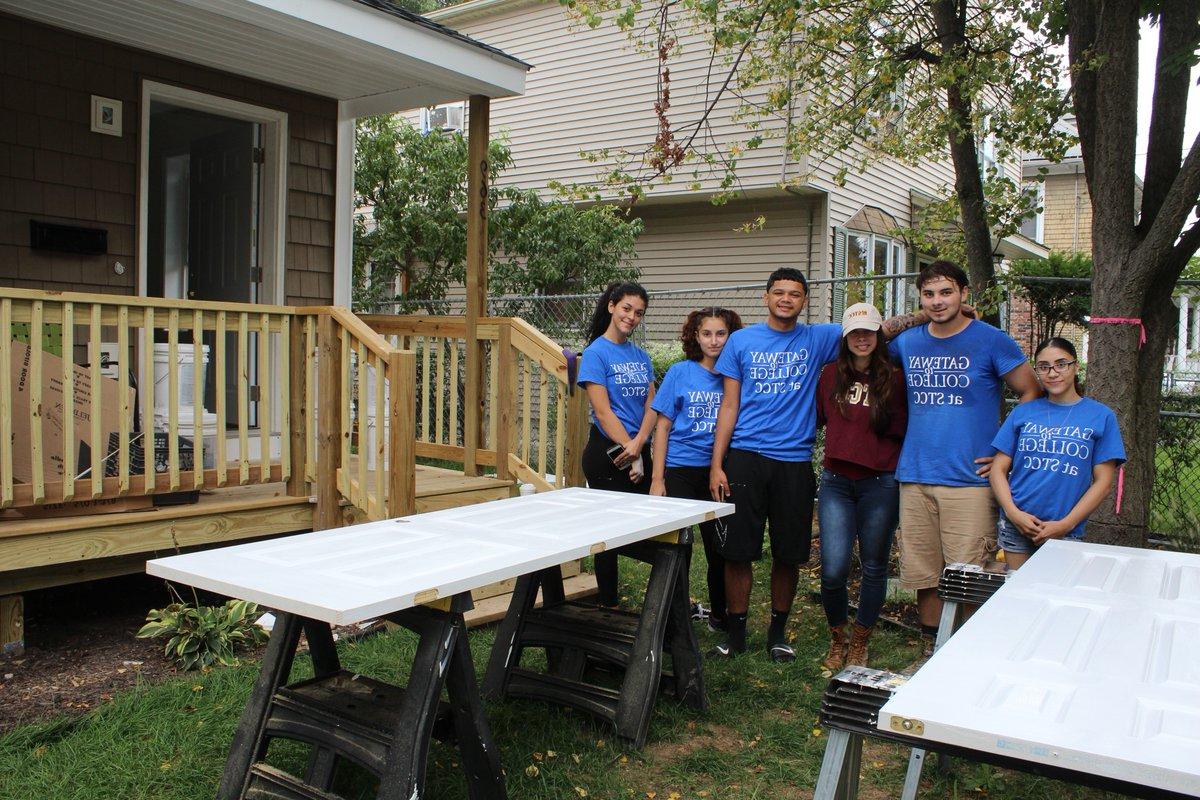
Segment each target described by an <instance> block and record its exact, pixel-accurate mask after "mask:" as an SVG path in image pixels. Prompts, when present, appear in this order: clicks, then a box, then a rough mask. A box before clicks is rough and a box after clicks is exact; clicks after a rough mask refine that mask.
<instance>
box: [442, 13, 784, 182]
mask: <svg viewBox="0 0 1200 800" xmlns="http://www.w3.org/2000/svg"><path fill="white" fill-rule="evenodd" d="M433 17H434V18H435V19H438V20H439V21H441V22H443V23H445V24H448V25H450V26H451V27H455V28H458V29H459V30H461V31H462V32H463V33H465V34H467V35H469V36H474V37H478V38H480V39H483V40H484V41H487V42H488V43H490V44H493V45H495V46H496V47H499V48H501V49H502V50H504V51H505V52H508V53H511V54H513V55H515V56H517V57H518V58H520V59H522V60H524V61H527V62H529V63H531V64H533V69H532V70H531V71H530V73H529V77H528V80H527V82H526V90H525V94H524V95H523V96H521V97H513V98H506V99H503V100H496V101H493V103H492V132H493V135H496V134H497V133H504V134H506V135H507V136H508V139H509V143H510V146H511V147H512V151H513V156H514V159H515V161H516V163H515V165H514V166H513V168H511V169H510V170H508V171H507V172H506V173H505V174H504V176H503V177H502V179H501V180H502V182H503V183H504V184H506V185H516V186H521V187H523V188H532V189H539V190H540V189H544V188H546V186H547V185H548V184H549V183H550V182H551V181H560V182H563V183H588V182H592V181H594V180H595V178H596V177H597V175H599V174H601V173H602V172H604V171H605V170H606V169H611V167H612V161H611V160H608V161H602V162H600V163H595V164H593V163H590V162H588V161H586V160H584V159H583V158H581V157H580V155H579V152H580V151H581V150H599V149H601V148H610V149H611V150H614V151H616V150H619V149H622V148H624V149H627V150H629V151H632V152H641V151H643V150H645V149H646V148H648V147H649V146H650V145H651V144H652V143H653V141H654V138H655V136H656V134H657V126H658V121H657V118H656V117H655V115H654V101H655V99H656V78H657V72H658V65H657V60H656V59H655V58H654V57H653V56H652V54H647V53H642V52H638V51H636V50H635V49H634V48H633V47H632V46H631V44H630V42H629V40H628V38H627V37H626V34H625V33H624V32H623V31H621V30H618V29H617V28H616V26H615V25H612V24H610V23H605V24H603V25H601V26H600V27H598V28H595V29H590V28H587V27H586V26H580V25H573V24H572V23H571V20H570V17H569V16H568V14H567V12H566V10H565V9H563V8H562V6H560V5H559V4H558V3H549V4H535V5H528V6H524V7H515V8H514V7H508V8H507V9H504V10H498V11H497V12H496V13H495V14H494V15H493V16H488V17H486V18H483V19H466V20H464V21H461V22H459V21H457V20H456V19H455V17H454V15H453V14H448V13H446V12H443V13H441V14H435V15H433ZM707 53H708V49H707V45H706V44H705V42H704V40H703V37H702V36H701V35H700V34H698V33H689V34H685V35H682V36H681V37H680V52H679V54H678V55H675V56H673V57H672V58H671V59H670V60H669V61H668V66H669V67H670V72H671V108H670V110H669V111H668V119H669V120H670V121H671V123H672V124H673V125H674V126H679V125H681V124H686V123H687V122H690V121H694V120H697V119H699V118H700V116H701V114H702V110H703V108H704V105H705V94H706V91H712V92H714V93H715V90H716V88H717V86H718V82H719V81H720V80H721V79H722V78H723V72H722V71H721V70H720V68H719V67H714V70H713V76H712V81H711V86H710V85H709V83H710V81H709V80H708V75H707V70H708V58H707ZM737 105H738V101H737V100H736V99H734V98H732V97H727V98H725V99H723V100H722V101H721V103H720V104H719V105H718V108H717V109H716V111H715V112H714V114H713V116H712V117H711V120H712V135H714V136H716V137H718V138H719V139H720V140H722V141H745V140H746V139H748V138H750V136H751V135H752V134H751V133H750V132H748V131H747V130H746V128H745V126H744V125H743V124H742V123H740V122H735V121H734V120H733V119H732V113H733V111H734V110H735V109H736V107H737ZM782 168H783V153H782V149H781V148H780V146H779V144H778V141H777V140H775V141H774V142H772V140H767V142H766V143H764V145H763V146H762V147H761V148H759V149H757V150H754V151H750V152H748V153H746V154H745V155H744V156H743V158H742V159H741V161H740V163H739V168H738V177H739V179H740V181H741V183H742V186H743V188H747V189H755V188H763V187H774V186H776V185H777V184H778V183H779V181H780V178H781V174H782V172H781V170H782ZM690 171H691V170H690V169H684V170H680V171H679V172H678V174H677V177H676V178H675V180H674V181H673V182H672V183H669V184H661V185H659V186H658V187H656V188H655V189H654V190H653V192H652V194H654V195H660V196H669V195H678V194H687V193H689V192H691V191H692V190H691V189H690V188H689V184H690V183H691V182H692V178H691V176H690ZM716 188H717V187H716V185H715V182H714V181H712V180H707V181H705V182H704V183H703V186H702V191H713V190H715V189H716Z"/></svg>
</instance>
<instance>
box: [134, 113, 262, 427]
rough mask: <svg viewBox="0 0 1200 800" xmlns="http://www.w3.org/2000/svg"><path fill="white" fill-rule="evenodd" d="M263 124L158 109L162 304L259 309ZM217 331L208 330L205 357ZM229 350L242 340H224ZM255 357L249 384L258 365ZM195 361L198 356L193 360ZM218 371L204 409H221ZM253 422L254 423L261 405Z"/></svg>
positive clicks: (151, 192)
mask: <svg viewBox="0 0 1200 800" xmlns="http://www.w3.org/2000/svg"><path fill="white" fill-rule="evenodd" d="M260 135H261V130H260V127H259V124H258V123H255V122H250V121H247V120H241V119H233V118H230V117H224V116H219V115H216V114H210V113H207V112H204V111H197V110H195V109H191V108H184V107H181V106H177V105H173V104H171V103H167V102H162V101H152V102H151V104H150V130H149V141H148V143H147V144H148V149H149V153H148V159H147V169H148V181H147V190H148V209H147V230H146V237H147V242H146V256H147V258H146V289H147V293H148V294H149V295H151V296H155V297H170V298H175V299H188V300H224V301H231V302H238V303H253V302H257V301H258V299H259V297H258V295H259V291H260V284H261V280H262V270H261V268H260V267H259V266H258V249H259V248H258V243H257V233H258V230H259V228H260V227H261V226H260V225H259V219H258V213H259V206H260V203H259V197H260V194H261V187H260V174H259V162H260V161H261V159H260V158H259V157H258V156H257V154H258V153H261V148H260V147H259V137H260ZM214 337H215V334H214V333H211V332H210V333H206V334H205V335H204V341H203V344H204V345H205V346H206V347H207V350H206V351H205V352H208V353H212V352H214V344H215V339H214ZM225 347H226V352H228V353H236V352H237V335H236V334H226V342H225ZM249 354H250V355H251V356H252V358H251V363H250V364H249V367H250V375H249V378H250V381H251V385H256V384H257V380H256V378H257V371H258V364H256V363H255V359H254V358H253V356H255V355H257V347H256V346H255V343H253V342H251V347H250V350H249ZM193 357H195V356H194V355H193ZM215 370H216V365H215V362H214V359H211V358H210V359H209V364H208V367H207V369H206V373H207V375H206V380H205V387H206V388H205V392H204V401H203V402H204V407H205V408H206V409H208V410H210V411H211V410H212V409H213V408H215V407H216V397H215V393H216V387H217V381H216V379H215ZM226 373H227V374H226V376H225V381H224V384H225V392H226V397H225V408H226V409H227V411H226V424H227V425H228V426H230V427H236V426H237V425H238V423H239V421H240V416H239V412H240V410H239V408H238V403H237V392H238V374H237V362H236V360H233V359H229V360H227V362H226ZM249 414H250V417H249V419H248V421H247V422H248V424H249V425H252V426H253V425H256V424H257V419H256V418H255V417H256V416H257V415H256V413H255V408H254V404H253V403H252V404H251V407H250V409H249Z"/></svg>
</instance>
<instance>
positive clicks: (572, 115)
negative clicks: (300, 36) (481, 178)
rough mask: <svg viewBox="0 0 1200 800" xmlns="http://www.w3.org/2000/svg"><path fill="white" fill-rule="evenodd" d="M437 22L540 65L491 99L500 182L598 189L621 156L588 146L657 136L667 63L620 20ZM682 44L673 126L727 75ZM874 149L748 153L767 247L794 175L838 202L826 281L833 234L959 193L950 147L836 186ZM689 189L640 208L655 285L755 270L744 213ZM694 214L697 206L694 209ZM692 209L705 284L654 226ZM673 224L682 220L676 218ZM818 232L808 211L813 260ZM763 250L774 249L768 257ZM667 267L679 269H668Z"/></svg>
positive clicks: (729, 105)
mask: <svg viewBox="0 0 1200 800" xmlns="http://www.w3.org/2000/svg"><path fill="white" fill-rule="evenodd" d="M431 16H432V17H433V18H434V19H436V20H438V21H439V22H442V23H443V24H446V25H449V26H450V27H453V28H457V29H459V30H461V31H462V32H463V33H466V34H468V35H470V36H475V37H478V38H480V39H483V40H484V41H487V42H489V43H491V44H494V45H496V46H497V47H500V48H502V49H503V50H505V51H506V52H509V53H512V54H513V55H515V56H517V57H518V58H521V59H523V60H525V61H527V62H529V63H531V64H533V69H532V70H531V71H530V73H529V77H528V80H527V83H526V93H525V95H524V96H522V97H514V98H506V99H503V100H497V101H494V102H493V103H492V135H493V136H496V135H505V136H506V137H507V138H508V140H509V143H510V146H511V148H512V153H513V156H514V159H515V165H514V166H513V167H512V168H511V169H509V170H508V171H507V172H506V173H505V174H504V175H503V176H502V177H501V179H500V182H501V183H502V184H505V185H516V186H520V187H523V188H532V189H536V190H539V191H545V190H547V189H548V186H549V184H550V183H551V182H553V181H559V182H562V183H568V184H569V183H572V182H588V181H590V180H593V179H594V178H595V177H596V175H598V174H599V173H600V172H602V171H603V169H604V168H606V167H611V161H602V162H601V163H597V164H592V163H589V162H587V161H585V160H584V159H583V158H581V157H580V155H579V152H580V151H581V150H589V151H597V150H599V149H601V148H606V147H607V148H611V149H613V150H617V149H620V148H627V149H631V150H632V149H645V148H646V147H648V146H649V144H650V143H651V142H653V140H654V137H655V135H656V133H657V121H656V119H655V116H654V110H653V104H654V100H655V96H656V95H655V80H656V76H657V62H656V59H655V58H654V54H653V53H646V52H639V51H637V50H635V49H634V48H633V47H632V46H631V45H630V43H629V40H628V37H627V36H626V34H625V33H624V32H623V31H621V30H618V29H617V28H616V26H615V25H613V24H612V23H611V22H608V21H606V22H605V23H604V24H602V25H601V26H599V27H598V28H595V29H589V28H587V27H586V26H584V25H579V24H575V23H573V22H572V20H571V17H570V16H569V14H568V13H567V11H566V10H565V9H563V8H562V7H561V6H560V5H559V4H558V3H538V2H520V0H516V1H515V2H508V3H502V4H499V5H496V6H493V7H491V8H488V9H478V10H477V9H474V8H472V7H471V4H467V5H466V6H458V7H451V8H448V9H445V10H442V11H439V12H436V13H434V14H432V15H431ZM680 41H681V45H680V48H681V53H680V54H678V55H674V56H672V58H671V59H670V61H669V62H668V63H669V67H670V70H671V101H672V107H671V109H670V111H669V112H668V117H669V119H670V120H671V122H672V123H673V124H675V125H678V124H680V123H682V122H685V121H687V120H695V119H697V118H698V117H699V115H700V113H701V109H702V108H703V106H704V95H705V91H706V89H707V90H709V91H713V92H715V91H716V89H717V88H718V84H719V81H720V80H721V79H722V78H723V77H724V72H723V70H722V69H721V68H720V67H715V68H714V75H713V79H712V80H708V81H706V78H707V70H708V60H707V57H706V55H707V53H708V49H707V45H706V43H705V42H704V41H703V37H702V36H701V35H699V34H698V33H695V32H692V33H689V34H686V35H683V36H681V40H680ZM737 105H738V101H737V100H735V99H734V98H732V97H730V98H727V99H726V100H724V101H723V103H722V104H721V105H720V106H719V107H718V110H717V112H716V113H715V114H714V116H713V128H712V134H711V135H712V136H713V137H714V138H715V139H717V140H718V141H720V142H721V143H722V146H723V147H728V145H729V144H730V143H733V142H743V141H745V140H746V139H747V138H749V136H750V135H751V132H750V131H748V130H747V128H746V127H745V124H744V122H741V121H735V120H734V119H733V117H732V112H733V111H734V109H735V108H736V107H737ZM799 107H801V108H802V107H803V104H802V103H801V104H799ZM409 119H410V120H412V121H413V122H414V123H416V122H417V121H419V114H416V113H414V114H411V115H409ZM781 125H782V123H781V122H780V121H775V122H773V123H771V125H768V126H765V127H767V128H768V129H769V131H774V132H775V133H777V134H778V133H779V128H780V126H781ZM772 126H773V127H772ZM865 147H866V146H865V145H862V144H858V145H856V146H855V152H853V153H847V154H837V155H834V156H827V157H818V156H816V155H813V156H810V157H808V158H805V159H803V160H802V162H801V163H796V161H794V160H791V159H786V160H785V158H784V152H783V148H782V145H781V141H780V138H779V137H778V136H775V137H771V136H770V135H768V137H767V138H766V140H765V141H764V144H763V146H762V147H760V148H759V149H757V150H755V151H750V152H747V153H745V154H743V156H742V157H741V158H740V160H739V164H738V171H737V176H738V180H739V188H740V189H742V190H743V191H746V192H748V193H750V194H752V195H754V194H758V195H773V196H774V197H775V198H776V202H777V205H776V206H774V207H773V209H774V210H772V211H770V212H769V213H766V216H767V218H768V224H767V231H765V232H764V237H763V238H764V239H765V238H767V237H768V236H770V235H773V234H774V231H775V230H776V229H775V227H774V226H779V230H785V229H787V230H790V229H792V228H793V227H794V226H795V224H796V223H795V220H794V219H792V218H791V217H789V216H788V213H786V212H785V211H784V209H792V208H796V207H797V204H798V205H799V207H801V208H807V206H806V205H805V203H806V202H808V201H803V202H801V201H798V200H795V199H792V200H789V199H786V198H789V197H791V195H785V193H784V191H783V189H782V187H781V182H782V181H783V180H785V179H786V180H787V181H789V182H791V184H792V185H793V186H800V187H802V188H803V189H805V190H808V191H812V192H813V194H814V196H816V195H817V194H818V193H823V194H825V195H827V197H828V199H827V201H826V202H822V201H813V202H816V206H815V208H816V211H815V216H816V218H817V220H818V222H819V224H817V225H816V226H815V228H814V231H813V242H812V253H813V259H812V260H813V263H812V265H811V267H810V268H809V270H808V271H809V272H810V273H812V274H813V276H814V277H816V276H818V275H822V276H828V274H829V271H830V265H831V263H832V258H833V237H832V235H831V231H832V228H833V227H834V226H839V225H843V224H844V223H845V222H846V221H848V220H849V219H850V218H851V217H853V216H854V215H855V214H856V213H858V211H859V210H860V209H862V208H863V206H876V207H878V208H880V209H882V210H883V211H885V212H887V213H888V214H890V215H891V216H892V217H894V218H895V219H896V221H897V223H898V224H899V225H901V226H905V225H910V224H911V223H912V221H913V193H914V191H915V192H916V193H917V194H918V195H929V196H935V197H936V196H943V195H945V194H947V193H949V192H950V191H951V190H952V187H953V183H954V171H953V168H952V165H951V164H950V159H949V154H948V153H947V154H946V156H945V157H944V158H938V159H921V160H920V161H918V162H917V163H914V164H906V163H902V162H900V161H898V160H895V159H880V160H877V161H875V162H874V163H871V164H869V165H868V166H867V167H866V168H865V169H864V170H862V171H861V172H853V173H851V174H850V175H848V176H846V179H845V181H844V184H843V185H838V184H837V183H836V181H835V180H834V177H835V175H836V174H837V172H838V170H839V169H840V168H841V167H842V166H843V165H844V164H846V163H851V162H855V161H857V160H858V159H857V156H859V155H860V154H861V153H862V152H863V150H864V149H865ZM1005 167H1006V168H1007V169H1008V171H1009V172H1010V174H1014V175H1017V176H1019V172H1020V166H1019V164H1017V163H1014V164H1006V165H1005ZM691 183H692V178H691V176H690V169H688V168H683V169H679V170H677V176H676V177H675V179H674V181H673V182H672V183H670V184H665V185H663V184H660V185H659V186H657V187H656V188H655V189H654V190H653V191H652V192H651V198H652V200H653V199H657V200H659V201H660V202H667V201H668V199H669V202H670V209H669V210H664V209H663V208H656V207H654V206H650V205H643V206H641V207H639V213H640V214H642V215H644V216H645V217H646V218H647V227H646V232H645V233H644V234H643V235H642V241H641V242H640V243H639V266H640V267H641V268H642V270H643V275H644V279H645V280H646V281H647V285H649V286H653V287H657V288H666V287H667V286H670V287H679V286H697V285H705V284H706V283H707V282H708V280H709V279H708V275H709V273H710V272H718V273H719V272H721V271H722V270H724V269H725V266H726V264H725V263H722V262H723V260H724V262H727V263H728V264H730V265H732V267H731V270H732V271H731V274H744V273H745V272H746V271H750V268H749V267H742V266H739V264H740V262H739V259H741V258H743V257H744V254H745V253H748V252H749V251H750V250H752V249H753V248H749V249H748V248H747V247H746V245H745V242H746V239H745V238H742V239H738V238H737V237H739V236H743V235H741V234H737V233H736V232H735V231H734V230H733V228H736V227H737V225H738V224H740V223H741V222H743V221H744V220H745V217H743V216H740V215H739V214H738V213H737V212H731V211H728V209H730V208H732V206H727V207H725V209H726V211H724V212H722V211H720V210H714V209H713V207H712V206H707V208H708V209H710V210H709V211H706V212H699V211H695V210H694V209H696V208H705V206H704V204H703V203H701V204H699V205H696V200H698V199H699V197H700V195H701V194H702V193H704V192H711V191H713V190H714V189H715V188H716V187H715V186H714V185H713V182H711V181H708V182H705V183H704V184H703V185H702V188H701V189H700V192H699V193H698V192H696V191H695V190H693V189H692V188H691V186H690V184H691ZM689 195H691V197H690V198H689V197H688V196H689ZM746 202H749V201H746ZM685 208H686V209H689V210H688V211H683V210H682V209H685ZM691 214H695V217H694V218H695V220H696V222H695V223H694V225H693V229H692V230H691V234H692V235H693V238H692V241H691V242H688V243H680V244H686V245H687V246H686V248H685V250H684V252H689V253H690V252H695V253H696V255H697V257H698V258H699V259H700V261H699V262H698V263H699V265H700V266H701V267H703V268H704V271H701V272H699V275H700V277H699V278H697V277H696V274H695V273H693V272H692V271H690V270H685V269H682V268H680V267H678V266H676V265H675V264H676V262H677V260H678V259H675V258H674V254H671V256H670V258H665V257H662V256H656V255H655V252H656V248H658V249H663V248H666V247H667V246H666V245H665V244H662V245H660V244H659V243H657V242H656V241H655V240H656V237H658V236H659V233H658V228H657V227H656V226H659V225H665V226H666V227H667V228H671V227H672V226H676V227H677V226H679V225H682V224H683V223H682V221H678V218H679V217H680V216H681V215H691ZM731 215H732V216H731ZM775 217H779V218H778V219H775ZM668 219H674V220H677V221H674V222H671V223H669V224H668V223H667V222H666V220H668ZM735 219H736V222H735V221H734V220H735ZM807 225H808V220H807V215H806V213H805V216H804V226H805V233H804V236H805V240H804V248H805V249H804V252H805V254H806V255H807V253H808V252H809V251H808V240H807V237H808V232H807ZM796 235H798V234H796ZM661 241H662V242H664V243H665V242H667V241H668V240H667V239H662V240H661ZM764 247H765V245H764ZM664 252H665V250H664ZM760 254H762V255H766V254H767V251H766V249H764V250H763V251H762V253H760ZM772 258H774V255H770V256H768V260H770V259H772ZM667 260H669V261H671V264H667V263H665V261H667ZM771 263H776V262H774V261H772V262H771ZM776 265H778V264H777V263H776ZM767 271H768V272H769V270H767ZM759 272H761V270H760V271H759ZM756 274H758V273H756ZM763 274H765V273H763ZM757 279H758V278H757V277H756V278H755V280H757ZM733 282H741V280H740V279H738V280H737V281H733Z"/></svg>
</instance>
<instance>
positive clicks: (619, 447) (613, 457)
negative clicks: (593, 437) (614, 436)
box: [604, 444, 625, 464]
mask: <svg viewBox="0 0 1200 800" xmlns="http://www.w3.org/2000/svg"><path fill="white" fill-rule="evenodd" d="M604 452H605V453H607V454H608V460H609V461H611V462H613V463H614V464H616V463H617V459H618V458H620V457H621V453H624V452H625V445H623V444H614V445H613V446H612V447H610V448H608V449H607V450H605V451H604Z"/></svg>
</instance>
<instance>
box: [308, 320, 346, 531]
mask: <svg viewBox="0 0 1200 800" xmlns="http://www.w3.org/2000/svg"><path fill="white" fill-rule="evenodd" d="M335 331H336V329H335V327H334V324H333V317H331V316H330V315H329V314H322V315H321V316H320V318H319V320H318V321H317V345H318V348H319V355H318V356H317V370H318V373H317V384H318V386H317V398H318V405H317V442H318V450H317V507H316V510H315V511H314V513H313V530H318V531H320V530H325V529H326V528H336V527H339V526H340V525H341V524H342V521H341V520H342V515H341V512H340V508H339V504H340V495H339V493H338V487H337V473H338V468H339V467H340V466H341V461H342V443H341V441H340V438H341V435H342V426H341V419H342V343H341V341H340V339H339V337H338V336H337V334H336V332H335Z"/></svg>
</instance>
